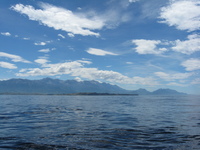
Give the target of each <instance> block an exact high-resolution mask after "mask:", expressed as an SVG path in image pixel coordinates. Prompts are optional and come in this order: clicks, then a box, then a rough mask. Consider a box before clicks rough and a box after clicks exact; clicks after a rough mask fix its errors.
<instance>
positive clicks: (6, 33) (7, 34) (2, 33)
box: [1, 32, 11, 36]
mask: <svg viewBox="0 0 200 150" xmlns="http://www.w3.org/2000/svg"><path fill="white" fill-rule="evenodd" d="M1 35H4V36H11V34H10V33H9V32H1Z"/></svg>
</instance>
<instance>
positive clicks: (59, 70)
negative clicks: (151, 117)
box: [16, 60, 158, 85]
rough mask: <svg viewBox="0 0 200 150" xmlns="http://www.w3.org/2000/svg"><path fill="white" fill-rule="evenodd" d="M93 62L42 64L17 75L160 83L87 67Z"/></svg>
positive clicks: (125, 82) (124, 82) (146, 83)
mask: <svg viewBox="0 0 200 150" xmlns="http://www.w3.org/2000/svg"><path fill="white" fill-rule="evenodd" d="M87 64H91V62H90V61H85V60H77V61H72V62H65V63H58V64H42V67H43V68H42V69H40V68H29V69H23V70H20V73H17V74H16V75H17V76H55V75H63V74H68V75H71V76H74V77H79V78H86V79H90V80H104V81H109V82H113V83H122V84H142V85H157V84H158V83H157V82H156V81H155V80H154V79H153V78H151V77H147V78H142V77H132V78H130V77H127V76H124V75H122V74H121V73H118V72H114V71H107V70H98V69H97V68H86V67H84V65H87Z"/></svg>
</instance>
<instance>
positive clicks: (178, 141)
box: [0, 95, 200, 150]
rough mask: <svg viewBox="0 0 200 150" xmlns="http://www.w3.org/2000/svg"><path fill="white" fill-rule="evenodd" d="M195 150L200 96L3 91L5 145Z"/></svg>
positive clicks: (2, 149) (1, 143) (53, 149)
mask: <svg viewBox="0 0 200 150" xmlns="http://www.w3.org/2000/svg"><path fill="white" fill-rule="evenodd" d="M193 149H196V150H200V97H199V96H50V95H48V96H41V95H33V96H27V95H0V150H193Z"/></svg>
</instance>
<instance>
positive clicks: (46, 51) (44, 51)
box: [38, 48, 50, 53]
mask: <svg viewBox="0 0 200 150" xmlns="http://www.w3.org/2000/svg"><path fill="white" fill-rule="evenodd" d="M38 52H42V53H48V52H50V49H49V48H46V49H41V50H39V51H38Z"/></svg>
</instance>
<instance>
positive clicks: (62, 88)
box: [0, 78, 184, 95]
mask: <svg viewBox="0 0 200 150" xmlns="http://www.w3.org/2000/svg"><path fill="white" fill-rule="evenodd" d="M81 92H86V93H91V92H96V93H117V94H139V95H152V94H154V95H169V94H170V95H180V94H184V93H179V92H177V91H175V90H171V89H158V90H156V91H154V92H149V91H147V90H146V89H138V90H132V91H131V90H125V89H123V88H120V87H119V86H117V85H111V84H109V83H100V82H98V81H94V80H91V81H76V80H59V79H51V78H44V79H41V80H27V79H10V80H6V81H0V93H4V94H5V93H19V94H70V93H81Z"/></svg>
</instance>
